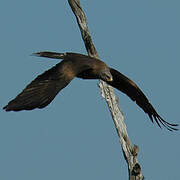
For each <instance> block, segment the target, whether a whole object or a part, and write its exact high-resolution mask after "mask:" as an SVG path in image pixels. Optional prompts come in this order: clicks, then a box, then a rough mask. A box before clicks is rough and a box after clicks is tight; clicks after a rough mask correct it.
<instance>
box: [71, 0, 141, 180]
mask: <svg viewBox="0 0 180 180" xmlns="http://www.w3.org/2000/svg"><path fill="white" fill-rule="evenodd" d="M68 2H69V5H70V6H71V9H72V11H73V13H74V15H75V16H76V20H77V23H78V25H79V28H80V31H81V35H82V38H83V41H84V44H85V47H86V50H87V52H88V55H89V56H92V57H96V58H98V53H97V51H96V48H95V46H94V44H93V42H92V38H91V36H90V32H89V30H88V25H87V24H88V23H87V20H86V16H85V13H84V11H83V9H82V7H81V5H80V0H68ZM99 87H100V90H101V94H102V97H103V98H105V100H106V102H107V105H108V107H109V110H110V112H111V115H112V118H113V121H114V124H115V127H116V130H117V133H118V136H119V138H120V143H121V147H122V150H123V154H124V158H125V160H126V162H127V164H128V170H129V179H130V180H142V179H144V177H143V175H142V172H141V167H140V165H139V163H138V160H137V155H138V151H139V148H138V146H136V145H134V146H132V145H131V143H130V139H129V137H128V133H127V130H126V124H125V123H124V116H123V113H122V111H121V109H120V106H119V102H118V97H117V96H116V95H115V93H114V90H113V88H112V87H111V86H108V85H107V84H106V83H105V82H103V81H100V83H99Z"/></svg>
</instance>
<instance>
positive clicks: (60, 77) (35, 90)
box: [3, 61, 75, 111]
mask: <svg viewBox="0 0 180 180" xmlns="http://www.w3.org/2000/svg"><path fill="white" fill-rule="evenodd" d="M67 65H68V64H67V63H64V61H62V62H60V63H58V64H57V65H56V66H54V67H52V68H51V69H49V70H48V71H45V72H44V73H43V74H41V75H39V76H38V77H37V78H36V79H34V80H33V81H32V82H31V83H30V84H29V85H27V87H26V88H25V89H24V90H23V91H22V92H21V93H20V94H19V95H18V96H17V97H16V98H15V99H13V100H12V101H10V102H9V103H8V105H7V106H5V107H4V108H3V109H5V110H6V111H20V110H32V109H35V108H43V107H45V106H47V105H48V104H49V103H50V102H51V101H52V100H53V99H54V98H55V96H56V95H57V94H58V92H59V91H60V90H61V89H63V88H64V87H66V86H67V85H68V84H69V83H70V81H71V80H72V79H73V78H74V77H75V73H74V72H73V70H72V68H71V67H70V66H69V67H66V66H67Z"/></svg>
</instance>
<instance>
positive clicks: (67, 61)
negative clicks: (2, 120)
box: [3, 52, 178, 131]
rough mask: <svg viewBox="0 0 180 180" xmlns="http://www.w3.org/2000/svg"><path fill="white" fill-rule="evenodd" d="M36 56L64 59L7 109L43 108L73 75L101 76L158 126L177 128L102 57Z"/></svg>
mask: <svg viewBox="0 0 180 180" xmlns="http://www.w3.org/2000/svg"><path fill="white" fill-rule="evenodd" d="M34 55H36V56H41V57H48V58H55V59H63V60H62V61H61V62H60V63H58V64H57V65H56V66H54V67H53V68H51V69H49V70H48V71H45V72H44V73H43V74H41V75H39V76H38V77H37V78H36V79H34V80H33V81H32V82H31V83H30V84H29V85H27V87H26V88H25V89H24V90H23V91H22V92H21V93H20V94H19V95H18V96H17V97H16V98H15V99H13V100H12V101H10V102H9V103H8V105H7V106H5V107H4V108H3V109H5V110H6V111H20V110H32V109H35V108H44V107H45V106H47V105H48V104H49V103H50V102H51V101H52V100H53V99H54V98H55V96H56V95H57V94H58V92H59V91H60V90H61V89H63V88H65V87H66V86H67V85H68V84H69V83H70V82H71V80H72V79H73V78H74V77H78V78H82V79H101V80H103V81H105V82H107V83H108V84H109V85H111V86H113V87H115V88H116V89H118V90H120V91H122V92H123V93H125V94H126V95H127V96H129V97H130V98H131V100H133V101H135V102H136V104H137V105H138V106H139V107H141V108H142V109H143V110H144V112H145V113H147V114H148V116H149V118H150V119H151V121H152V122H153V121H154V120H155V121H156V123H157V124H158V126H159V127H161V125H163V126H164V127H166V128H167V129H168V130H170V131H172V130H177V128H175V126H178V125H177V124H171V123H168V122H167V121H165V120H163V119H162V118H161V117H160V116H159V114H158V113H157V112H156V110H155V109H154V107H153V106H152V105H151V104H150V102H149V100H148V99H147V97H146V96H145V95H144V93H143V92H142V91H141V90H140V89H139V87H138V86H137V85H136V84H135V83H134V82H133V81H132V80H130V79H129V78H128V77H126V76H124V75H123V74H121V73H120V72H118V71H117V70H115V69H113V68H109V67H108V66H107V65H106V64H105V63H104V62H103V61H101V60H99V59H96V58H92V57H89V56H86V55H82V54H76V53H55V52H39V53H34Z"/></svg>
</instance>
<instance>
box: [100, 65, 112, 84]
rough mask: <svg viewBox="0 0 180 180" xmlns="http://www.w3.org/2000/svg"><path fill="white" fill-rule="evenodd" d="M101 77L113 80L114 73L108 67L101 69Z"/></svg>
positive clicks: (107, 80)
mask: <svg viewBox="0 0 180 180" xmlns="http://www.w3.org/2000/svg"><path fill="white" fill-rule="evenodd" d="M100 79H102V80H103V81H106V82H110V81H113V77H112V74H111V73H110V70H109V68H108V67H106V68H104V69H103V70H101V72H100Z"/></svg>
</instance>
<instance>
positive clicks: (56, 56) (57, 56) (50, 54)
mask: <svg viewBox="0 0 180 180" xmlns="http://www.w3.org/2000/svg"><path fill="white" fill-rule="evenodd" d="M32 55H33V56H39V57H47V58H53V59H64V57H65V56H66V53H56V52H49V51H44V52H36V53H33V54H32Z"/></svg>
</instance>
